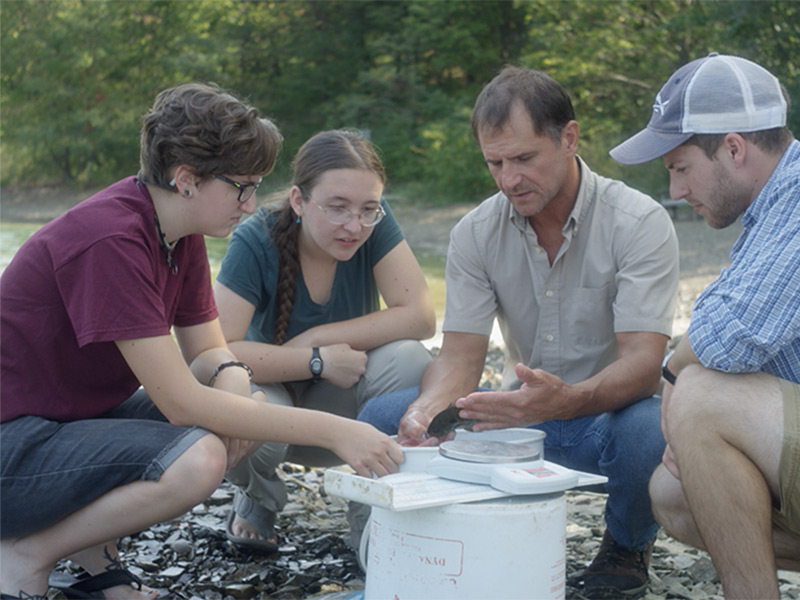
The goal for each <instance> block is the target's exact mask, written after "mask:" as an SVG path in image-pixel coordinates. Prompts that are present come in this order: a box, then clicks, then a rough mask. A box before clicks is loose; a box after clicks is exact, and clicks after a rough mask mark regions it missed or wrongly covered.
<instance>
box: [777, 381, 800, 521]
mask: <svg viewBox="0 0 800 600" xmlns="http://www.w3.org/2000/svg"><path fill="white" fill-rule="evenodd" d="M780 384H781V392H782V393H783V447H782V449H781V463H780V467H779V470H778V484H779V485H780V493H781V498H780V500H781V506H780V508H779V509H773V511H772V522H773V523H775V525H776V526H777V527H779V528H780V529H783V530H785V531H788V532H789V533H792V534H794V535H800V385H798V384H796V383H792V382H790V381H786V380H783V379H781V380H780Z"/></svg>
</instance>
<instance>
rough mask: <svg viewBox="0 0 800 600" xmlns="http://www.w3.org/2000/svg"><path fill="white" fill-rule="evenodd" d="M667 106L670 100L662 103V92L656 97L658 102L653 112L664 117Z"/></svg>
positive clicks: (654, 105)
mask: <svg viewBox="0 0 800 600" xmlns="http://www.w3.org/2000/svg"><path fill="white" fill-rule="evenodd" d="M667 104H669V100H667V101H663V102H662V100H661V92H659V93H658V95H657V96H656V102H655V104H653V112H655V113H658V114H660V115H662V116H663V115H664V111H665V110H666V109H667Z"/></svg>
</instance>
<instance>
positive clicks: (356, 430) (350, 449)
mask: <svg viewBox="0 0 800 600" xmlns="http://www.w3.org/2000/svg"><path fill="white" fill-rule="evenodd" d="M331 450H333V451H334V452H335V453H336V454H337V455H338V456H339V457H340V458H341V459H342V460H344V461H345V462H346V463H347V464H348V465H350V466H351V467H353V469H354V470H355V472H356V473H358V474H359V475H361V476H362V477H372V476H373V475H375V476H378V477H383V476H384V475H388V474H389V473H396V472H397V465H398V464H400V463H402V462H403V461H404V460H405V455H404V454H403V450H402V449H401V448H400V446H399V445H398V444H397V442H395V441H394V440H392V438H390V437H389V436H388V435H386V434H385V433H381V432H380V431H378V430H377V429H375V428H374V427H373V426H372V425H369V424H367V423H362V422H360V421H353V420H349V419H348V420H346V422H345V423H344V424H343V426H342V427H340V428H337V431H336V435H335V439H334V445H333V447H332V448H331Z"/></svg>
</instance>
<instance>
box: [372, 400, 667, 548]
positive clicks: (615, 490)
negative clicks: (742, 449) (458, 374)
mask: <svg viewBox="0 0 800 600" xmlns="http://www.w3.org/2000/svg"><path fill="white" fill-rule="evenodd" d="M418 395H419V388H418V387H413V388H408V389H405V390H400V391H398V392H393V393H391V394H385V395H383V396H378V397H376V398H373V399H372V400H370V401H369V402H368V403H367V404H366V405H365V406H364V408H363V410H362V411H361V412H360V413H359V415H358V420H359V421H364V422H367V423H371V424H372V425H374V426H375V427H377V428H378V429H379V430H381V431H383V432H384V433H386V434H389V435H393V434H395V433H397V428H398V425H399V423H400V419H401V418H402V417H403V415H404V414H405V412H406V409H407V408H408V406H409V405H410V404H411V403H412V402H413V401H414V400H416V398H417V396H418ZM533 428H535V429H538V430H540V431H544V432H545V433H546V434H547V437H546V438H545V440H544V457H545V459H546V460H549V461H551V462H554V463H556V464H560V465H563V466H565V467H567V468H570V469H575V470H578V471H586V472H588V473H595V474H598V475H604V476H605V477H608V483H606V484H605V485H604V486H602V487H603V488H604V490H605V491H606V492H607V493H608V500H607V501H606V509H605V519H606V526H607V528H608V530H609V533H610V534H611V537H612V538H614V540H615V541H616V542H617V543H618V544H620V545H622V546H624V547H625V548H628V549H630V550H642V549H644V548H646V547H647V545H648V544H649V543H650V542H651V541H653V539H654V538H655V536H656V532H657V531H658V524H657V523H656V521H655V518H654V517H653V512H652V510H651V508H650V496H649V494H648V483H649V481H650V475H652V473H653V471H654V470H655V468H656V467H657V466H658V465H659V463H660V462H661V456H662V454H663V453H664V446H665V443H664V438H663V436H662V434H661V398H660V397H658V396H651V397H650V398H645V399H644V400H640V401H638V402H635V403H634V404H631V405H630V406H627V407H625V408H623V409H622V410H619V411H616V412H610V413H602V414H599V415H595V416H590V417H578V418H575V419H569V420H553V421H547V422H545V423H540V424H538V425H535V426H534V427H533Z"/></svg>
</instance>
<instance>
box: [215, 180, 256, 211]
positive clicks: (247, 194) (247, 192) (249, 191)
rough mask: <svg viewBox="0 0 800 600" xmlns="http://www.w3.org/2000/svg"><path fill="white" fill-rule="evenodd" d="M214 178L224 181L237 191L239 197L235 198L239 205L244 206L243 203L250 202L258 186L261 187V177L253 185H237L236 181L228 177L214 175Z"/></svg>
mask: <svg viewBox="0 0 800 600" xmlns="http://www.w3.org/2000/svg"><path fill="white" fill-rule="evenodd" d="M214 177H216V178H217V179H220V180H222V181H224V182H225V183H229V184H231V185H232V186H233V187H235V188H236V189H237V190H239V196H238V197H237V198H236V200H237V201H238V202H239V204H244V203H245V202H247V201H248V200H250V198H252V197H253V194H255V193H256V190H257V189H258V186H260V185H261V177H259V178H258V181H256V182H255V183H239V182H238V181H234V180H233V179H231V178H230V177H225V175H214Z"/></svg>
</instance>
